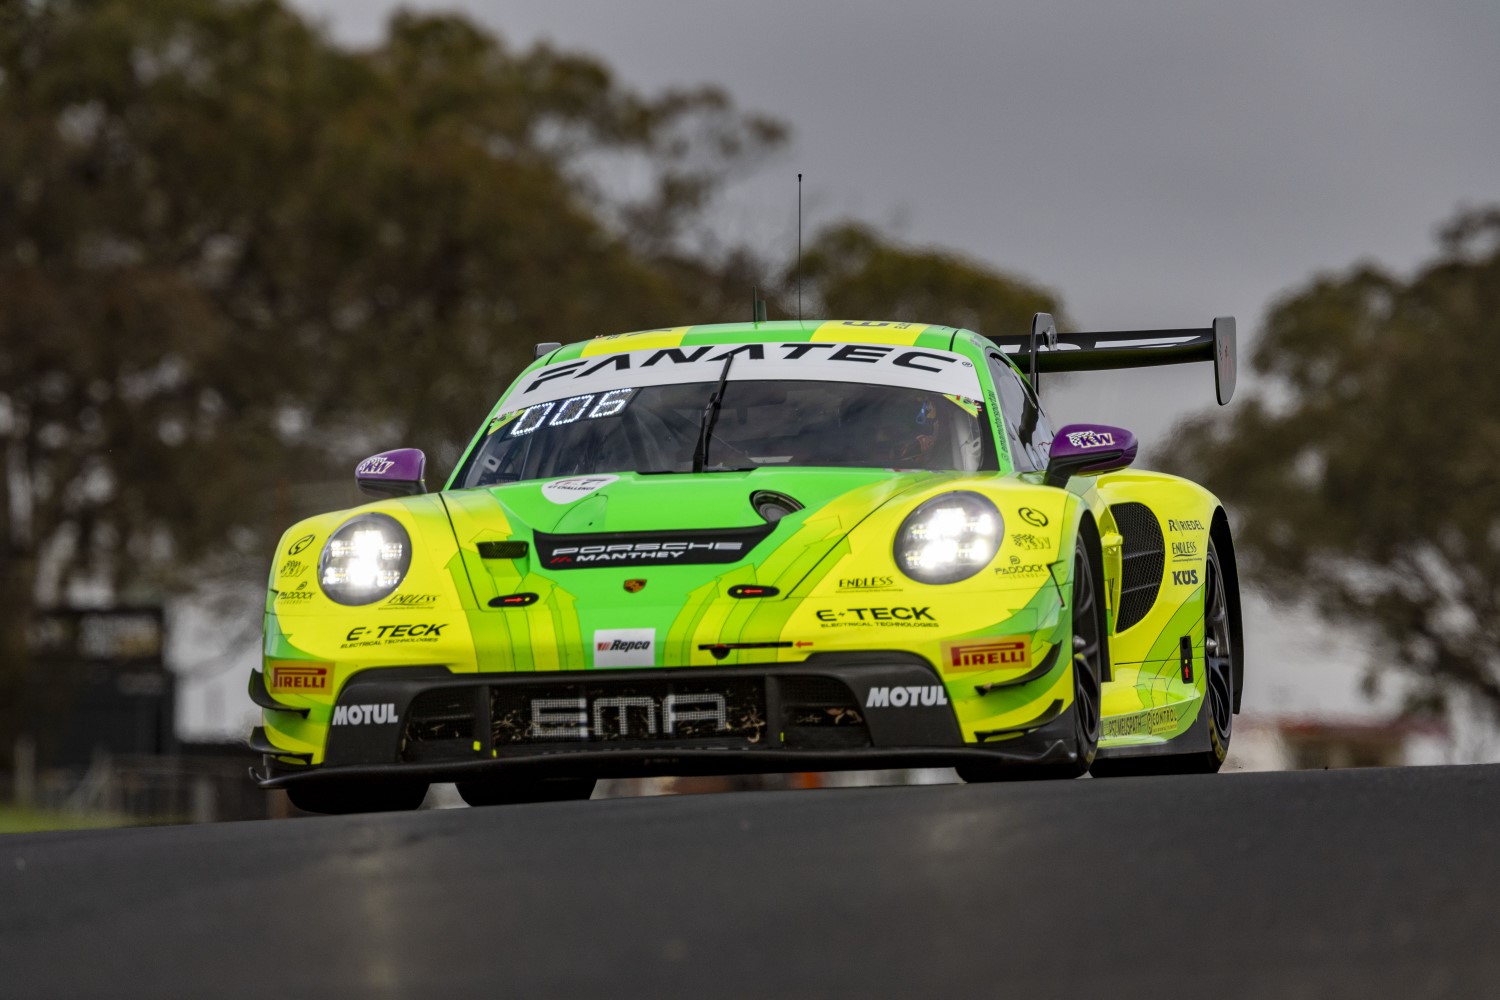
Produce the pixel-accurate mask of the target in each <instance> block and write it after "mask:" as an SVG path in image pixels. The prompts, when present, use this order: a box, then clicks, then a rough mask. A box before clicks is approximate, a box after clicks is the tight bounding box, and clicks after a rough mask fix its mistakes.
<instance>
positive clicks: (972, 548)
mask: <svg viewBox="0 0 1500 1000" xmlns="http://www.w3.org/2000/svg"><path fill="white" fill-rule="evenodd" d="M1004 536H1005V522H1004V521H1003V520H1002V519H1001V517H1000V512H999V511H998V510H996V509H995V505H994V504H992V503H990V502H989V501H988V500H986V499H985V498H984V497H982V496H980V495H979V494H978V493H944V494H943V495H941V496H936V497H933V498H932V499H931V500H928V501H926V502H925V503H923V504H922V505H921V506H920V507H918V508H917V509H916V510H914V511H912V512H911V513H910V514H909V515H907V518H906V520H905V521H902V522H901V530H900V531H898V532H896V565H897V566H899V567H901V572H903V573H905V574H906V575H907V576H909V577H911V578H912V579H913V580H917V581H920V582H921V583H955V582H957V581H959V580H966V579H968V578H969V577H971V576H973V575H974V574H975V573H978V572H979V571H980V570H981V569H984V567H985V566H987V565H989V561H990V560H991V559H993V558H995V552H996V551H997V550H998V549H999V548H1000V540H1001V539H1002V538H1003V537H1004Z"/></svg>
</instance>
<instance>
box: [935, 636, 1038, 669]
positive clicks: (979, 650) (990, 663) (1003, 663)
mask: <svg viewBox="0 0 1500 1000" xmlns="http://www.w3.org/2000/svg"><path fill="white" fill-rule="evenodd" d="M944 648H945V649H946V650H947V652H948V672H949V673H956V672H960V671H965V670H998V669H1001V668H1003V667H1024V666H1028V665H1029V664H1030V663H1031V640H1030V639H1028V638H1025V637H1018V638H1014V639H994V640H991V641H989V642H963V643H958V642H950V643H945V644H944Z"/></svg>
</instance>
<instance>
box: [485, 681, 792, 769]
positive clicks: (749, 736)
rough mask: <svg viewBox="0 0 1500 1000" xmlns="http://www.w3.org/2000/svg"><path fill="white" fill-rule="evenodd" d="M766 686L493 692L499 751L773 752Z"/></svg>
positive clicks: (639, 685) (636, 684)
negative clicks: (644, 749)
mask: <svg viewBox="0 0 1500 1000" xmlns="http://www.w3.org/2000/svg"><path fill="white" fill-rule="evenodd" d="M768 730H769V725H768V724H767V721H766V711H765V683H764V681H763V680H762V679H761V678H759V677H746V678H732V679H726V680H718V681H681V680H668V679H662V680H642V681H630V682H619V681H614V682H611V681H600V682H591V683H586V684H585V683H573V684H537V685H530V684H528V685H526V686H524V687H520V686H514V685H496V686H494V687H493V688H491V690H490V731H491V737H492V739H493V741H494V746H495V749H496V750H497V751H499V752H500V753H501V754H502V755H503V754H504V753H505V752H506V751H507V750H511V751H522V750H526V749H530V748H546V749H557V750H567V749H570V748H571V749H609V748H615V749H634V748H636V747H652V746H662V745H671V746H681V747H690V746H700V747H713V746H719V747H726V746H732V747H755V746H767V745H768V743H767V739H766V736H767V732H768Z"/></svg>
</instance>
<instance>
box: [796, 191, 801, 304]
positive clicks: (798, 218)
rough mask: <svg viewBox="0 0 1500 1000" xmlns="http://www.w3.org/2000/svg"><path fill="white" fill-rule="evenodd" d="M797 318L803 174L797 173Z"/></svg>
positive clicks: (799, 287) (799, 294)
mask: <svg viewBox="0 0 1500 1000" xmlns="http://www.w3.org/2000/svg"><path fill="white" fill-rule="evenodd" d="M797 320H798V322H801V320H802V175H801V174H800V173H799V174H798V175H797Z"/></svg>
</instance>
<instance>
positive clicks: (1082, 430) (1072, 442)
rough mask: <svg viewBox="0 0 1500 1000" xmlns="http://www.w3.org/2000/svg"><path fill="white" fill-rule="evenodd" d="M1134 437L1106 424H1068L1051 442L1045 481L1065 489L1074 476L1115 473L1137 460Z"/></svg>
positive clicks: (1047, 483) (1120, 428) (1043, 479)
mask: <svg viewBox="0 0 1500 1000" xmlns="http://www.w3.org/2000/svg"><path fill="white" fill-rule="evenodd" d="M1136 448H1137V445H1136V440H1135V435H1134V434H1132V433H1130V432H1129V431H1127V430H1126V429H1125V428H1123V427H1110V426H1108V425H1106V424H1068V425H1067V426H1066V427H1064V428H1063V429H1062V430H1060V431H1058V432H1057V436H1056V437H1054V438H1053V439H1052V451H1051V453H1050V454H1049V455H1048V457H1047V473H1046V475H1045V476H1043V477H1042V482H1043V483H1045V484H1046V485H1048V486H1058V487H1063V486H1067V485H1068V480H1069V479H1071V478H1072V477H1074V476H1088V475H1098V474H1099V473H1101V472H1114V471H1115V470H1117V469H1123V468H1125V467H1126V466H1128V465H1129V464H1130V463H1131V462H1134V461H1135V453H1136Z"/></svg>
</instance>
